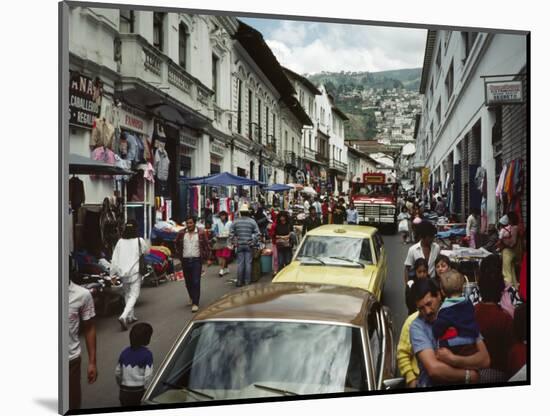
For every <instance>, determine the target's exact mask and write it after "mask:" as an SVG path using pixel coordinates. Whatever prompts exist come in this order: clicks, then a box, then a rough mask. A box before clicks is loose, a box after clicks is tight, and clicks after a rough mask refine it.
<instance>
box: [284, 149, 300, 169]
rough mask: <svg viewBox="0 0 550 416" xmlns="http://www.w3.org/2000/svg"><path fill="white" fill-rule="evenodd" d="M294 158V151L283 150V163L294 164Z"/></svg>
mask: <svg viewBox="0 0 550 416" xmlns="http://www.w3.org/2000/svg"><path fill="white" fill-rule="evenodd" d="M296 159H297V157H296V153H294V152H289V151H286V152H285V163H286V164H287V165H292V166H296Z"/></svg>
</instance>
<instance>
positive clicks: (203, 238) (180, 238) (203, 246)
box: [174, 228, 211, 261]
mask: <svg viewBox="0 0 550 416" xmlns="http://www.w3.org/2000/svg"><path fill="white" fill-rule="evenodd" d="M197 230H198V232H199V251H200V256H201V261H206V260H208V259H209V258H210V255H211V253H210V244H209V243H208V236H207V235H206V232H205V231H204V230H203V229H200V228H197ZM186 232H187V230H182V231H180V232H179V233H178V235H177V236H176V241H175V242H174V245H175V247H176V252H177V255H178V257H179V258H180V259H182V258H183V245H184V244H185V239H184V236H185V233H186Z"/></svg>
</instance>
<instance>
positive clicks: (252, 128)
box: [248, 123, 262, 144]
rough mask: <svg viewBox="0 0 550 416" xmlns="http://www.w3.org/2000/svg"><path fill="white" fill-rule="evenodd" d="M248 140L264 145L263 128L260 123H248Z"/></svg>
mask: <svg viewBox="0 0 550 416" xmlns="http://www.w3.org/2000/svg"><path fill="white" fill-rule="evenodd" d="M248 138H249V139H250V140H252V141H253V142H256V143H259V144H262V128H261V127H260V126H259V125H258V123H248Z"/></svg>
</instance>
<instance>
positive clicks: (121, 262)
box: [110, 220, 149, 331]
mask: <svg viewBox="0 0 550 416" xmlns="http://www.w3.org/2000/svg"><path fill="white" fill-rule="evenodd" d="M148 251H149V245H148V244H147V243H146V242H145V240H144V239H143V238H140V237H138V226H137V223H136V221H134V220H130V221H128V223H127V224H126V226H125V227H124V232H123V233H122V238H121V239H120V240H118V243H117V244H116V246H115V250H114V251H113V258H112V259H111V270H110V274H111V278H112V279H114V278H116V277H119V278H120V279H121V280H122V287H123V289H124V301H125V306H124V311H123V312H122V314H121V315H120V317H119V318H118V321H119V322H120V326H121V327H122V329H123V330H124V331H125V330H127V329H128V324H130V323H133V322H136V321H137V320H138V319H137V317H136V315H135V313H134V306H135V304H136V302H137V300H138V298H139V292H140V289H141V276H140V274H139V258H140V256H142V255H143V254H145V253H147V252H148Z"/></svg>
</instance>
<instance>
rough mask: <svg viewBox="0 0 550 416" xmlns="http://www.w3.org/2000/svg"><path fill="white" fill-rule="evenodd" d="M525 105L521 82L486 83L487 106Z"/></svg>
mask: <svg viewBox="0 0 550 416" xmlns="http://www.w3.org/2000/svg"><path fill="white" fill-rule="evenodd" d="M521 103H523V84H522V82H521V81H488V82H485V105H502V104H521Z"/></svg>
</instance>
